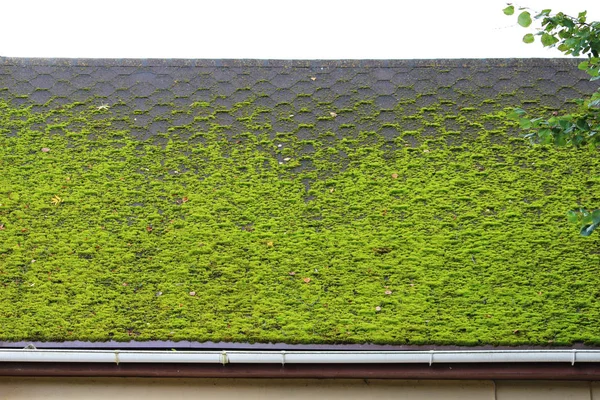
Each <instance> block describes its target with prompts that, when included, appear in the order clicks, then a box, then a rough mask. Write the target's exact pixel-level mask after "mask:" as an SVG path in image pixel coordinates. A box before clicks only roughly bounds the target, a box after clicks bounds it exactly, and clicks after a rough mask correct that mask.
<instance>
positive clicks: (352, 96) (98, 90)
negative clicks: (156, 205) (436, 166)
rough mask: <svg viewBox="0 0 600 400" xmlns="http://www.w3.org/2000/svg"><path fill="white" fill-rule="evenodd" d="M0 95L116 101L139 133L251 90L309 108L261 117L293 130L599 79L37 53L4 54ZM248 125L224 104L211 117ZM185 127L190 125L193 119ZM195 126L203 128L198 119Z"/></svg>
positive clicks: (416, 65)
mask: <svg viewBox="0 0 600 400" xmlns="http://www.w3.org/2000/svg"><path fill="white" fill-rule="evenodd" d="M1 60H2V61H1V64H0V65H1V67H0V68H1V69H0V87H2V88H3V89H4V91H3V92H2V93H0V96H1V97H0V98H3V99H5V100H8V101H11V102H12V103H13V104H19V105H30V104H33V105H43V104H46V103H48V102H50V105H60V104H63V103H71V102H73V101H81V102H84V101H90V100H92V101H95V102H96V103H97V104H100V103H107V104H110V105H113V104H118V108H115V109H114V110H113V111H114V113H115V114H117V115H119V116H122V117H124V118H128V119H132V118H131V116H132V115H133V113H134V111H143V112H144V113H145V117H144V121H136V126H138V127H139V128H144V129H145V134H146V135H151V134H155V133H158V132H161V130H162V127H163V124H154V123H152V122H153V121H155V120H157V119H160V117H163V116H168V115H170V114H171V112H172V111H173V110H174V109H176V108H177V107H180V106H182V105H189V104H191V103H194V102H210V103H211V107H213V108H214V109H224V110H228V109H231V108H232V107H233V106H234V105H235V104H237V103H240V102H244V101H247V100H249V99H255V102H256V105H257V106H262V107H264V108H268V109H275V110H277V109H287V110H289V111H290V113H294V112H296V113H297V112H298V111H300V110H303V109H308V110H309V112H306V113H303V115H302V117H299V116H298V118H296V119H293V120H291V121H285V122H281V121H280V120H278V119H277V117H276V115H275V114H274V113H269V114H267V115H265V116H264V120H265V121H264V122H268V123H270V124H271V126H272V128H273V130H274V131H290V130H293V129H295V128H297V127H298V125H300V124H314V125H315V129H316V130H332V129H334V130H335V129H339V128H340V126H342V125H344V124H345V123H346V122H347V121H354V120H355V119H357V118H356V116H355V115H353V113H352V112H349V113H347V114H346V115H345V116H344V118H339V119H337V118H336V119H333V120H327V121H325V120H321V119H319V118H318V117H320V116H326V115H328V114H329V112H330V111H331V110H332V109H346V108H351V107H352V106H353V105H355V104H356V103H359V102H362V101H365V100H367V101H373V106H372V108H373V109H372V110H370V111H371V112H372V114H373V115H375V114H377V115H376V116H377V118H375V119H372V120H369V121H363V122H361V124H360V125H358V126H357V129H364V130H375V131H378V130H380V129H382V127H383V126H385V124H386V123H389V122H391V121H390V120H391V119H393V118H392V117H386V114H385V113H383V114H382V113H381V111H382V110H393V109H394V107H395V106H396V105H397V104H398V102H406V101H407V100H415V102H414V103H412V104H411V105H410V106H409V107H405V113H411V112H412V113H416V111H417V110H418V109H420V108H422V107H426V106H428V105H429V104H431V103H433V102H439V101H445V102H446V104H447V106H446V107H447V108H448V109H449V110H454V111H458V110H460V109H461V108H462V107H472V106H473V105H474V104H478V103H479V102H481V101H483V100H486V99H490V98H493V99H497V102H496V106H498V105H500V106H515V105H520V104H521V103H523V101H525V102H527V101H534V102H535V103H536V104H538V105H542V106H549V107H552V108H556V109H559V108H560V107H563V106H564V105H565V103H566V102H568V101H569V100H571V99H573V98H576V97H581V96H584V95H586V94H590V93H591V92H593V90H594V88H595V87H596V86H597V85H594V83H593V82H590V81H589V79H587V76H586V75H585V73H583V72H581V71H578V70H577V68H576V64H577V63H576V62H575V61H573V60H568V59H567V60H564V59H556V60H535V59H534V60H440V61H436V60H433V61H343V62H337V61H250V60H247V61H243V60H242V61H235V60H223V61H212V60H199V61H192V60H190V61H185V60H173V61H171V60H147V61H139V60H85V61H80V60H39V59H31V60H28V59H10V58H5V59H1ZM212 122H213V123H215V124H219V125H227V126H231V130H232V131H234V132H236V131H240V130H244V129H246V126H244V124H243V123H242V122H240V121H239V120H237V119H233V120H231V116H230V115H229V114H228V113H220V114H217V115H216V116H215V119H214V120H213V121H212ZM192 127H194V126H193V125H192ZM197 128H202V126H201V125H200V126H198V127H197Z"/></svg>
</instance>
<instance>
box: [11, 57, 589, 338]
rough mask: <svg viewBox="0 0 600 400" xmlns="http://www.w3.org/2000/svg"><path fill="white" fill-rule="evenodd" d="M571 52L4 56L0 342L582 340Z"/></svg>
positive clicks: (584, 300)
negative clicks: (558, 143)
mask: <svg viewBox="0 0 600 400" xmlns="http://www.w3.org/2000/svg"><path fill="white" fill-rule="evenodd" d="M576 66H577V62H576V60H565V59H552V60H542V59H532V60H420V61H352V60H347V61H256V60H62V59H50V60H46V59H11V58H0V154H1V157H2V158H1V163H0V176H1V177H0V226H1V227H2V229H1V230H0V283H1V284H2V285H3V289H2V291H1V293H2V294H1V295H0V318H1V320H0V321H1V322H0V339H1V340H9V341H10V340H12V341H19V340H55V341H62V340H74V339H77V340H95V341H105V340H110V339H115V340H131V339H137V340H150V339H173V340H196V341H206V340H212V341H237V342H245V341H251V342H252V341H259V342H268V341H277V342H287V343H295V342H303V343H365V342H376V343H393V344H424V343H425V344H459V345H478V344H507V345H518V344H547V343H554V344H570V343H574V342H580V341H581V342H588V343H593V344H596V343H598V342H599V341H600V335H598V321H600V319H599V317H600V308H599V307H598V300H597V299H598V296H599V295H600V294H599V293H600V292H598V290H597V287H598V283H600V282H598V279H599V278H598V277H599V276H600V275H599V274H598V268H599V267H598V258H597V253H596V251H595V250H594V249H595V248H596V247H597V239H594V238H593V239H591V240H588V241H584V240H583V239H580V238H578V237H577V232H576V230H575V229H574V228H573V227H571V226H569V225H568V224H567V223H566V220H565V218H564V214H565V212H566V210H567V209H569V208H570V207H575V206H577V205H585V206H593V205H594V204H598V201H599V200H600V197H598V196H597V195H596V193H598V190H597V189H598V185H599V184H600V180H598V179H597V177H596V173H597V170H598V165H599V164H598V163H599V160H598V157H597V155H596V152H595V151H588V150H574V149H556V148H548V147H540V146H538V147H530V146H529V145H528V144H526V143H524V142H523V141H522V140H521V139H519V138H518V134H519V133H520V132H519V131H518V129H517V127H516V126H515V124H514V123H512V122H511V121H509V120H508V119H507V118H506V113H507V111H508V108H509V107H514V106H522V107H524V108H526V109H529V110H532V111H533V112H538V113H541V114H542V115H549V114H550V113H551V112H553V111H559V112H560V111H561V110H563V109H566V108H572V107H573V104H572V103H571V99H573V98H576V97H582V96H585V95H587V94H590V93H592V92H593V91H594V90H595V89H596V87H597V84H596V85H595V84H594V83H593V82H590V81H589V80H587V77H586V75H585V74H584V73H582V72H581V71H578V70H577V67H576Z"/></svg>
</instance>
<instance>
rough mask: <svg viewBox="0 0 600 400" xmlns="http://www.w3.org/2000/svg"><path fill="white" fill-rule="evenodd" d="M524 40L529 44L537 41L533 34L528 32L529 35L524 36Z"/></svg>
mask: <svg viewBox="0 0 600 400" xmlns="http://www.w3.org/2000/svg"><path fill="white" fill-rule="evenodd" d="M523 41H524V42H525V43H527V44H529V43H533V42H534V41H535V38H534V37H533V34H531V33H528V34H527V35H525V36H523Z"/></svg>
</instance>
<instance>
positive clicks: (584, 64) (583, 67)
mask: <svg viewBox="0 0 600 400" xmlns="http://www.w3.org/2000/svg"><path fill="white" fill-rule="evenodd" d="M589 66H590V63H589V62H587V61H582V62H580V63H579V65H577V68H578V69H580V70H582V71H585V70H586V69H588V67H589Z"/></svg>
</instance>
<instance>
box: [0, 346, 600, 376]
mask: <svg viewBox="0 0 600 400" xmlns="http://www.w3.org/2000/svg"><path fill="white" fill-rule="evenodd" d="M0 375H5V376H7V375H11V376H23V375H27V376H154V377H158V376H160V377H206V378H208V377H238V378H239V377H246V378H250V377H252V378H277V377H280V378H361V379H375V378H380V379H386V378H395V379H567V380H598V379H600V350H581V349H569V350H450V351H447V350H446V351H438V350H430V351H239V350H221V351H144V350H81V349H78V350H62V349H61V350H56V349H52V350H47V349H43V350H42V349H0Z"/></svg>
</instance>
